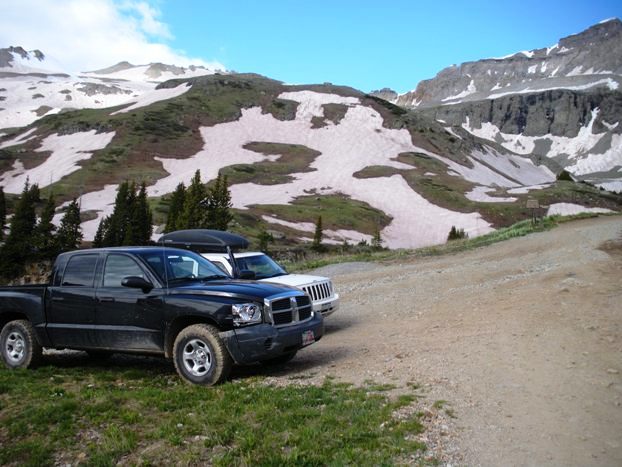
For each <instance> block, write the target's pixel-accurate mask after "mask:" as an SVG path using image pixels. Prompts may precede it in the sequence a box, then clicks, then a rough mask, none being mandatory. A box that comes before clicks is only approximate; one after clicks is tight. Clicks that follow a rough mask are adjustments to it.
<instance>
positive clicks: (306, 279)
mask: <svg viewBox="0 0 622 467" xmlns="http://www.w3.org/2000/svg"><path fill="white" fill-rule="evenodd" d="M327 280H328V277H322V276H309V275H307V274H287V275H285V276H277V277H268V278H267V279H261V282H270V283H272V284H283V285H289V286H291V287H302V286H303V285H311V284H313V283H316V282H326V281H327Z"/></svg>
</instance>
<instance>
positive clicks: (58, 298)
mask: <svg viewBox="0 0 622 467" xmlns="http://www.w3.org/2000/svg"><path fill="white" fill-rule="evenodd" d="M63 300H65V297H52V301H53V302H62V301H63Z"/></svg>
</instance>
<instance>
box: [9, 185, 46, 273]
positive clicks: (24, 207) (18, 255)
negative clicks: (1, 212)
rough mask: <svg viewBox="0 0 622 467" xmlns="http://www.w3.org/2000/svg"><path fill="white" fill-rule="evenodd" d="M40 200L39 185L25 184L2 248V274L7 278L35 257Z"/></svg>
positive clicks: (21, 269)
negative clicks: (37, 207) (37, 206)
mask: <svg viewBox="0 0 622 467" xmlns="http://www.w3.org/2000/svg"><path fill="white" fill-rule="evenodd" d="M38 201H39V187H38V186H37V185H33V186H32V187H31V186H30V185H29V182H28V180H26V183H25V184H24V189H23V190H22V195H21V196H20V198H19V201H18V202H17V205H16V207H15V212H14V214H13V219H12V220H11V230H10V231H9V235H8V236H7V239H6V242H5V243H4V245H3V246H2V249H1V250H0V275H1V276H3V277H7V278H12V277H16V276H18V275H19V274H20V273H21V272H22V271H23V268H24V263H25V262H26V261H27V260H28V259H30V258H32V257H33V245H34V233H35V225H36V222H37V215H36V212H35V204H36V203H37V202H38Z"/></svg>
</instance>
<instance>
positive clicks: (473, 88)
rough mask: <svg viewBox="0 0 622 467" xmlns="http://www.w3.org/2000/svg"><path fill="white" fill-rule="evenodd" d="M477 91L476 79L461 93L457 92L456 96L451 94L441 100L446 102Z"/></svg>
mask: <svg viewBox="0 0 622 467" xmlns="http://www.w3.org/2000/svg"><path fill="white" fill-rule="evenodd" d="M475 92H477V89H476V87H475V81H473V80H471V82H470V83H469V85H468V86H467V88H466V89H465V90H464V91H462V92H461V93H458V94H456V95H455V96H449V97H446V98H445V99H441V102H446V101H452V100H454V99H461V98H463V97H466V96H469V95H471V94H473V93H475Z"/></svg>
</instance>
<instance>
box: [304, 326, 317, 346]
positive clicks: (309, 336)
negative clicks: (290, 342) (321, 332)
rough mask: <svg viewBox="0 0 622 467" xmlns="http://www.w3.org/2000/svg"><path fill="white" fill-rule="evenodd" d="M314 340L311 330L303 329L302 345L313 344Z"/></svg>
mask: <svg viewBox="0 0 622 467" xmlns="http://www.w3.org/2000/svg"><path fill="white" fill-rule="evenodd" d="M314 342H315V335H314V334H313V331H311V330H309V331H305V332H303V333H302V345H303V347H304V346H305V345H309V344H313V343H314Z"/></svg>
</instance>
